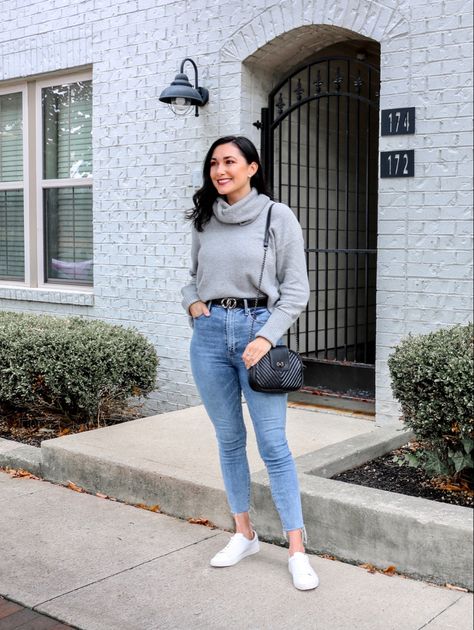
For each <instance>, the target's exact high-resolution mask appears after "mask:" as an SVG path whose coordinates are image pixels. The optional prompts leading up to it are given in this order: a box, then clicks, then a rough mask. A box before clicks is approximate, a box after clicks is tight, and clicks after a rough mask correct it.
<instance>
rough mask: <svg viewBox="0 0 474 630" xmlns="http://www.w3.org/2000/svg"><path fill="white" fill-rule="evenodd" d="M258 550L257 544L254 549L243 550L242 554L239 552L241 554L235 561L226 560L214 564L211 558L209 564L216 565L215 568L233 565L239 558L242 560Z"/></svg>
mask: <svg viewBox="0 0 474 630" xmlns="http://www.w3.org/2000/svg"><path fill="white" fill-rule="evenodd" d="M259 551H260V547H259V546H258V547H257V548H256V549H249V550H248V551H245V552H244V553H243V554H241V556H240V557H239V558H238V559H237V560H236V561H235V562H228V563H226V564H215V563H213V562H212V560H211V562H210V563H209V564H210V565H211V567H216V568H222V567H233V566H234V565H236V564H238V563H239V562H240V561H241V560H243V559H244V558H246V557H247V556H253V555H254V554H256V553H258V552H259Z"/></svg>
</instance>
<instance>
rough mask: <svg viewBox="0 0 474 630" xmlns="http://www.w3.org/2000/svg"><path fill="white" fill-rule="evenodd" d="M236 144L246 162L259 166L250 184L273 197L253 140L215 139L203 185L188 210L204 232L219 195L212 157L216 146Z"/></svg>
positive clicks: (206, 166) (193, 220) (188, 213)
mask: <svg viewBox="0 0 474 630" xmlns="http://www.w3.org/2000/svg"><path fill="white" fill-rule="evenodd" d="M229 143H230V144H234V145H235V146H236V147H237V148H238V149H239V151H240V152H241V153H242V155H243V156H244V158H245V160H246V162H247V163H248V164H251V163H252V162H255V163H256V164H257V166H258V168H257V171H256V172H255V175H253V176H252V178H251V179H250V186H251V187H252V188H256V189H257V192H258V193H259V194H263V195H268V197H271V193H270V190H269V189H268V187H267V184H266V181H265V177H264V174H263V168H262V164H261V162H260V157H259V155H258V151H257V149H256V148H255V145H254V144H253V142H252V141H251V140H249V139H248V138H245V137H244V136H223V137H222V138H218V139H217V140H215V141H214V142H213V143H212V145H211V147H210V149H209V151H208V152H207V155H206V158H205V160H204V165H203V169H202V177H203V181H204V183H203V185H202V187H201V188H200V189H199V190H198V191H196V193H195V194H194V195H193V203H194V208H192V209H191V210H188V212H187V213H186V218H187V219H188V220H190V221H192V222H193V224H194V227H195V228H196V230H197V231H198V232H202V231H203V228H204V226H205V225H206V223H209V221H210V220H211V217H212V205H213V203H214V201H215V200H216V199H217V197H219V193H218V192H217V189H216V187H215V186H214V184H213V183H212V180H211V175H210V170H211V159H212V156H213V153H214V150H215V149H216V147H218V146H219V145H221V144H229Z"/></svg>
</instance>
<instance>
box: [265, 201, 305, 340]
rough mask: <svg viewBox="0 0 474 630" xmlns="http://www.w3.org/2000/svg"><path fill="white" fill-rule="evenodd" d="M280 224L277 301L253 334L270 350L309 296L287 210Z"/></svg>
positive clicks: (299, 242)
mask: <svg viewBox="0 0 474 630" xmlns="http://www.w3.org/2000/svg"><path fill="white" fill-rule="evenodd" d="M284 223H285V225H284V234H285V238H284V240H283V239H281V238H278V235H277V234H276V238H275V249H276V252H275V255H276V272H277V281H278V282H279V293H280V298H279V299H278V301H277V302H276V303H275V307H274V309H273V311H272V314H271V315H270V317H269V318H268V321H267V322H266V323H265V325H264V326H263V327H262V328H261V329H260V330H259V331H258V333H257V337H265V338H266V339H268V341H270V342H271V343H272V345H273V346H275V345H276V344H277V342H278V341H279V339H280V338H281V337H282V336H283V335H284V334H285V332H286V331H287V330H288V329H289V328H290V326H291V325H292V324H293V323H294V322H295V321H296V320H297V319H298V317H299V315H300V313H301V312H302V311H303V309H304V308H305V307H306V305H307V303H308V300H309V294H310V289H309V282H308V272H307V269H306V257H305V252H304V240H303V233H302V231H301V226H300V224H299V223H298V220H297V218H296V217H295V215H294V214H293V212H292V211H291V210H290V212H289V214H287V215H286V216H285V221H284ZM280 234H281V232H280Z"/></svg>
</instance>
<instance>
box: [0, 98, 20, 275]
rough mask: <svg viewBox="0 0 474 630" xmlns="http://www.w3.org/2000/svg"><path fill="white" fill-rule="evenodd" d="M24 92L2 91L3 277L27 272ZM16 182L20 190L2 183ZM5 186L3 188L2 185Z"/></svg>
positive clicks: (0, 199)
mask: <svg viewBox="0 0 474 630" xmlns="http://www.w3.org/2000/svg"><path fill="white" fill-rule="evenodd" d="M22 180H23V124H22V93H21V92H18V93H13V94H2V95H0V279H2V280H23V278H24V273H25V246H24V203H23V188H22V187H23V181H22ZM6 182H17V183H18V185H19V186H18V189H17V190H6V189H5V187H4V186H3V187H2V184H4V183H6ZM2 188H3V189H2Z"/></svg>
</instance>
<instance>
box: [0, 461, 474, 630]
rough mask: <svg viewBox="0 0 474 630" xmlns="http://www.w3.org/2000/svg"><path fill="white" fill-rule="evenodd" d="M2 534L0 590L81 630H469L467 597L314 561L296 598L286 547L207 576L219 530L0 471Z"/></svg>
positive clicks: (270, 548)
mask: <svg viewBox="0 0 474 630" xmlns="http://www.w3.org/2000/svg"><path fill="white" fill-rule="evenodd" d="M0 531H1V536H0V594H2V595H5V596H6V597H8V598H11V599H13V600H15V601H17V602H19V603H21V604H23V605H26V606H29V607H32V608H34V609H35V610H37V611H38V612H44V613H47V614H48V615H51V616H52V617H55V618H57V619H59V620H60V621H63V622H65V623H69V624H71V625H73V626H75V627H77V628H81V629H84V630H164V629H168V628H173V629H176V630H187V629H188V628H206V629H211V630H214V629H219V630H220V629H222V630H224V629H226V630H227V629H232V628H235V629H239V630H242V629H252V630H257V629H259V630H260V629H262V630H263V629H271V630H275V629H276V628H288V629H293V628H308V629H311V630H314V629H317V630H333V629H334V630H336V629H337V630H353V629H356V630H381V629H382V628H383V629H384V630H400V629H401V628H403V630H421V628H423V630H471V629H472V595H471V594H470V593H463V592H460V591H457V590H450V589H447V588H442V587H438V586H434V585H430V584H427V583H424V582H420V581H414V580H410V579H407V578H404V577H401V576H392V577H390V576H387V575H383V574H380V573H374V574H371V573H369V572H368V571H367V570H366V569H363V568H360V567H357V566H353V565H350V564H346V563H341V562H337V561H333V560H330V559H325V558H320V557H318V556H313V557H312V562H313V565H314V567H315V568H316V570H317V572H318V574H319V576H320V580H321V584H320V586H319V588H318V589H316V590H315V591H310V592H300V591H297V590H296V589H294V587H293V586H292V584H291V577H290V575H289V573H288V571H287V568H286V561H287V550H286V549H283V548H281V547H278V546H275V545H269V544H265V543H264V544H262V549H261V552H260V553H259V554H257V555H256V556H253V557H251V558H246V559H245V560H243V561H242V562H241V563H240V564H238V565H236V566H235V567H231V568H228V569H213V568H211V567H210V566H209V558H210V557H211V556H212V555H213V554H214V553H215V552H216V551H217V550H219V549H220V548H221V547H222V546H223V545H224V544H225V543H226V541H227V539H228V537H229V534H228V533H226V532H223V531H221V530H213V529H209V528H207V527H203V526H201V525H191V524H189V523H187V522H185V521H181V520H179V519H175V518H172V517H169V516H165V515H162V514H159V513H154V512H150V511H148V510H144V509H140V508H137V507H134V506H130V505H126V504H123V503H119V502H116V501H111V500H108V499H103V498H99V497H96V496H94V495H89V494H84V493H78V492H74V491H73V490H70V489H68V488H65V487H62V486H58V485H54V484H52V483H49V482H46V481H40V480H33V479H28V478H12V477H10V475H8V474H6V473H5V472H1V471H0ZM0 623H1V620H0ZM0 628H1V625H0Z"/></svg>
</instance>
